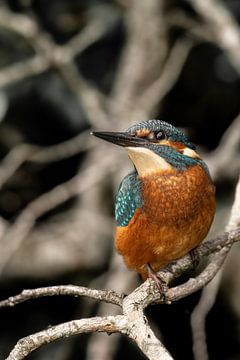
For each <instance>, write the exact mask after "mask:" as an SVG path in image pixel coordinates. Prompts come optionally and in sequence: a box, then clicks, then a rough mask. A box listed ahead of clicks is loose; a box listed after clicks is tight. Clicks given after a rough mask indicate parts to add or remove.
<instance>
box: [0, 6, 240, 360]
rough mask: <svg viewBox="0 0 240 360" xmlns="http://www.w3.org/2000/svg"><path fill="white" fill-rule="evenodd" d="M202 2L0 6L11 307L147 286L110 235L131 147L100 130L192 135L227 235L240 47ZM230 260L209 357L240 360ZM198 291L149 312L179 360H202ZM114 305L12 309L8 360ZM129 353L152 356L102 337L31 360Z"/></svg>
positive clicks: (0, 113)
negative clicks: (138, 127) (105, 139)
mask: <svg viewBox="0 0 240 360" xmlns="http://www.w3.org/2000/svg"><path fill="white" fill-rule="evenodd" d="M194 3H195V2H194V1H184V0H179V1H174V0H168V1H163V0H162V1H155V0H149V1H146V0H145V2H144V0H139V1H136V0H135V1H134V0H115V1H114V0H108V1H107V0H105V1H104V0H51V1H47V0H9V1H7V0H6V1H4V0H1V1H0V87H1V88H0V158H1V162H0V249H1V250H0V255H1V259H0V276H1V277H0V296H1V299H4V298H6V297H8V296H11V295H14V294H16V293H18V292H20V291H21V290H22V289H25V288H35V287H40V286H48V285H56V284H68V283H73V284H76V285H84V286H91V287H96V288H109V286H110V287H111V286H112V288H113V289H114V290H116V291H120V292H125V293H128V292H130V291H131V290H132V289H133V288H134V286H136V285H137V283H139V279H138V277H137V275H135V274H132V273H130V272H129V271H128V270H126V269H125V267H124V265H123V264H122V263H121V260H120V259H119V258H116V254H115V251H114V250H113V240H112V238H113V227H114V220H113V207H114V194H115V192H116V189H117V187H118V184H119V181H120V179H121V178H122V176H123V175H124V174H126V173H127V171H128V168H129V167H130V165H129V163H128V160H127V156H126V154H124V153H123V151H122V150H121V149H115V148H114V149H113V147H111V151H110V145H106V144H103V143H100V142H98V141H96V140H95V139H92V138H91V137H90V135H89V133H90V130H91V129H92V128H94V129H102V130H107V129H118V130H121V129H125V128H127V127H128V126H130V125H131V124H133V123H134V122H138V121H141V120H145V119H147V118H160V119H163V120H165V121H169V122H171V123H172V124H174V125H176V126H178V127H180V128H183V129H184V131H185V132H186V133H187V134H188V136H189V137H190V138H191V141H192V142H195V143H196V144H197V145H198V149H199V151H200V153H201V154H203V156H204V158H205V159H206V162H207V163H208V165H209V168H210V171H211V173H212V176H213V179H214V181H215V183H216V186H217V198H218V211H217V215H216V219H215V222H214V225H213V229H212V232H211V235H215V234H217V233H219V232H220V231H222V230H223V229H224V225H225V224H226V223H227V220H228V217H229V213H230V209H231V204H232V201H233V196H234V187H235V184H236V182H237V178H238V174H239V169H240V140H239V139H240V125H239V124H240V117H239V112H240V76H239V74H240V61H239V63H237V60H236V59H237V54H238V53H240V48H236V47H235V48H233V49H230V50H229V49H228V47H227V46H226V45H224V42H221V38H220V36H219V34H218V33H217V32H216V27H215V24H214V22H213V23H211V21H207V20H206V18H205V17H204V15H203V14H202V13H201V12H198V9H197V8H196V7H195V6H194ZM222 4H223V7H224V9H225V10H226V12H227V14H230V16H231V21H230V25H229V24H225V25H226V29H227V26H230V29H231V30H232V27H233V28H234V29H235V30H236V32H239V33H240V28H239V27H238V23H239V21H240V3H239V1H236V0H228V1H223V2H222ZM211 11H212V8H211V7H209V12H211ZM217 11H218V9H216V12H217ZM220 20H221V19H220ZM223 22H224V19H223ZM220 23H221V21H220ZM220 25H221V24H220ZM221 26H222V25H221ZM229 41H231V39H230V40H229ZM234 46H235V45H234ZM44 194H46V195H44ZM229 258H230V260H229V261H228V262H227V264H226V271H225V275H224V276H223V281H222V284H221V287H220V290H219V292H218V296H217V299H216V302H215V305H214V307H213V308H212V310H211V311H210V313H209V315H208V317H207V323H206V334H207V344H208V351H209V359H218V360H221V359H222V360H235V359H236V360H237V359H240V306H239V304H240V284H239V282H240V280H239V279H240V277H239V276H238V275H240V265H239V264H240V257H239V248H238V247H237V246H235V248H234V252H233V251H232V254H231V255H230V256H229ZM114 266H115V267H116V266H117V267H118V268H117V269H118V270H117V271H115V270H114V271H113V267H114ZM114 269H115V268H114ZM119 273H120V275H119ZM118 276H119V277H118ZM199 296H200V293H197V294H194V295H192V296H189V297H188V298H186V299H183V300H181V301H178V302H177V303H174V304H172V305H171V306H169V305H161V306H160V305H159V306H151V307H149V308H148V309H147V315H148V316H149V319H150V322H151V323H152V325H153V328H154V330H155V331H156V333H157V334H158V335H159V336H161V337H162V339H163V340H164V342H165V344H166V346H167V348H168V349H169V350H170V352H171V353H172V354H173V356H174V358H175V359H178V360H181V359H193V354H192V336H191V328H190V315H191V312H192V310H193V308H194V306H195V305H196V304H197V301H198V299H199ZM116 311H117V310H116V309H112V307H110V306H109V305H107V306H106V307H105V308H102V307H101V306H100V305H99V304H98V303H94V302H93V301H87V300H86V299H80V300H79V299H76V298H71V297H69V298H66V297H56V298H50V299H48V298H44V299H37V300H32V301H30V302H26V303H24V304H20V305H18V306H16V307H14V308H5V309H1V312H0V358H1V359H4V358H5V357H6V356H7V354H8V353H9V352H10V350H11V349H12V347H13V346H14V344H15V343H16V342H17V340H18V339H20V338H21V337H24V336H27V335H29V334H31V333H34V332H36V331H40V330H42V329H44V328H46V327H47V326H49V325H54V324H58V323H60V322H64V321H68V320H71V319H75V318H81V317H89V316H91V315H96V314H101V313H103V312H104V313H105V314H111V313H115V312H116ZM108 347H109V348H108ZM124 356H125V357H126V358H131V359H143V358H144V357H143V355H141V354H140V352H139V351H138V350H137V349H136V347H135V346H134V345H133V344H131V343H130V342H129V341H128V340H127V339H125V338H122V337H117V336H115V335H112V336H110V337H108V336H107V335H104V334H103V335H98V337H96V336H95V337H91V336H90V335H88V336H85V335H84V336H78V337H74V338H70V339H67V340H62V341H58V342H56V343H53V344H51V345H48V346H45V347H43V348H41V349H40V350H38V351H36V352H34V353H33V354H32V355H31V356H30V358H32V359H39V360H40V359H44V360H47V359H58V360H65V359H66V360H74V359H88V360H94V359H96V360H101V359H102V360H103V359H104V358H105V359H106V360H111V359H116V360H117V359H122V358H123V357H124Z"/></svg>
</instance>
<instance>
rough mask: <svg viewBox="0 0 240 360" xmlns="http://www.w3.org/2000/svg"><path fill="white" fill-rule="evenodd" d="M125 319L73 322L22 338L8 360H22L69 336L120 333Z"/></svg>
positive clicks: (111, 318)
mask: <svg viewBox="0 0 240 360" xmlns="http://www.w3.org/2000/svg"><path fill="white" fill-rule="evenodd" d="M123 323H124V325H126V324H125V318H124V317H123V316H107V317H93V318H90V319H81V320H73V321H69V322H66V323H62V324H60V325H56V326H51V327H49V328H48V329H46V330H43V331H40V332H38V333H35V334H33V335H29V336H27V337H25V338H22V339H21V340H19V341H18V342H17V344H16V345H15V347H14V349H13V350H12V351H11V353H10V354H9V356H8V357H7V358H6V360H22V359H24V358H25V357H26V356H28V355H29V354H31V353H32V352H33V351H34V350H36V349H38V348H39V347H40V346H42V345H45V344H49V343H51V342H53V341H56V340H59V339H62V338H67V337H69V336H73V335H77V334H82V333H91V332H95V331H99V332H106V333H108V334H112V333H115V332H120V331H121V328H122V327H123V325H122V324H123Z"/></svg>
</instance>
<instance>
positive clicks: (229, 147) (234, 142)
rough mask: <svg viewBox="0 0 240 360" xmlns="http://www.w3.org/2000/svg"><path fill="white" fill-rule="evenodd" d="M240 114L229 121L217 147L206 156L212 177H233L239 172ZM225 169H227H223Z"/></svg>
mask: <svg viewBox="0 0 240 360" xmlns="http://www.w3.org/2000/svg"><path fill="white" fill-rule="evenodd" d="M239 134H240V115H238V116H237V117H236V118H235V120H234V121H233V122H232V123H231V125H230V126H229V127H228V129H227V130H226V131H225V133H224V135H223V136H222V138H221V141H220V143H219V145H218V147H217V148H216V149H215V150H214V151H213V152H212V153H211V154H210V155H209V156H206V162H207V164H208V166H209V169H210V172H211V175H212V178H213V179H214V180H215V181H216V180H217V179H223V178H225V179H230V180H232V179H234V178H236V177H237V176H238V174H239V172H240V157H239V146H240V138H239ZM225 169H227V171H225Z"/></svg>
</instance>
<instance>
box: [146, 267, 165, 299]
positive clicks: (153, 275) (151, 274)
mask: <svg viewBox="0 0 240 360" xmlns="http://www.w3.org/2000/svg"><path fill="white" fill-rule="evenodd" d="M145 268H146V270H147V273H148V277H149V278H150V279H152V280H153V281H154V282H155V284H156V286H157V288H158V290H159V292H160V294H161V298H163V299H165V298H166V296H165V293H166V291H167V284H166V282H165V281H164V280H163V279H162V278H161V276H160V275H158V274H157V273H156V272H155V271H153V269H152V267H151V265H150V264H145Z"/></svg>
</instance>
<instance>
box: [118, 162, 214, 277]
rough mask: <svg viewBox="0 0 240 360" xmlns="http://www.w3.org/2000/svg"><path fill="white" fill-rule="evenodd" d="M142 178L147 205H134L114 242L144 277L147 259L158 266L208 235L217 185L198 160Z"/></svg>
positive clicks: (173, 258) (176, 257) (194, 245)
mask: <svg viewBox="0 0 240 360" xmlns="http://www.w3.org/2000/svg"><path fill="white" fill-rule="evenodd" d="M141 181H142V194H143V199H144V206H143V209H137V210H136V211H135V213H134V216H133V218H132V219H131V220H130V222H129V224H128V226H125V227H117V230H116V237H115V244H116V248H117V250H118V251H119V253H120V254H121V255H123V257H124V260H125V262H126V264H127V266H128V267H129V268H132V269H135V270H136V271H138V272H139V273H140V274H141V275H142V276H143V278H145V277H146V270H145V268H144V265H145V264H147V263H149V264H151V266H152V268H153V270H155V271H156V270H158V269H159V268H161V267H162V266H164V265H167V264H168V263H170V262H171V261H173V260H176V259H178V258H180V257H181V256H183V255H185V254H186V253H188V252H189V251H190V250H191V249H193V248H194V247H196V246H197V245H198V244H199V243H201V241H202V240H203V239H204V238H205V237H206V235H207V233H208V231H209V228H210V226H211V223H212V220H213V217H214V214H215V188H214V186H213V184H212V182H211V180H210V178H209V177H208V175H207V174H206V173H205V171H204V170H203V169H202V167H201V166H199V165H197V166H194V167H190V168H189V169H188V170H187V171H185V172H177V171H175V170H173V171H165V172H162V173H160V174H154V175H151V176H148V177H145V178H141Z"/></svg>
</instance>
